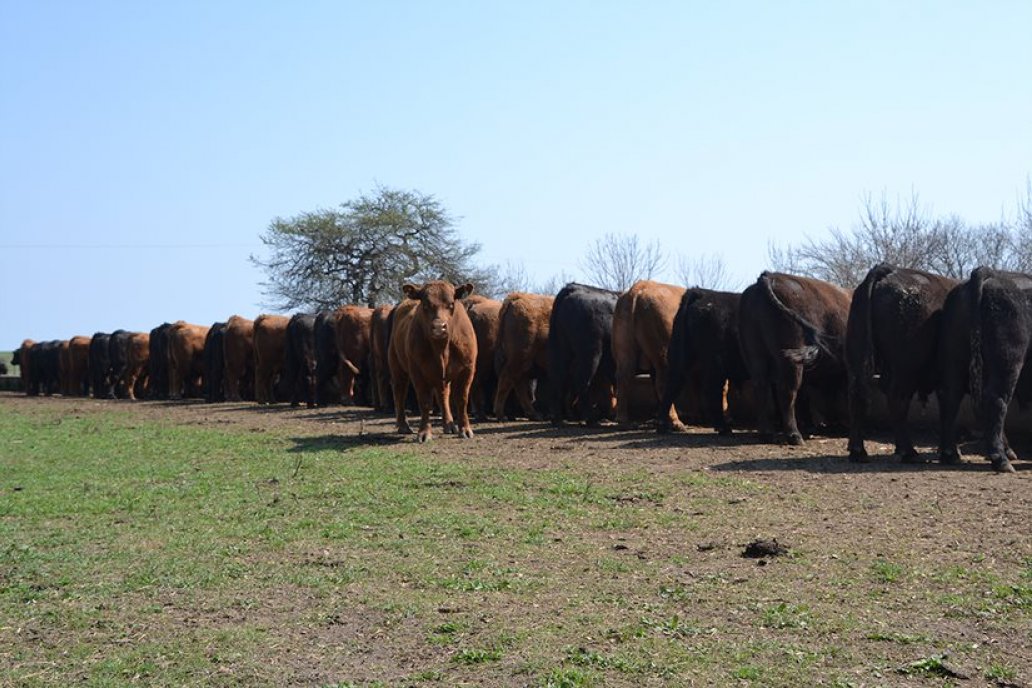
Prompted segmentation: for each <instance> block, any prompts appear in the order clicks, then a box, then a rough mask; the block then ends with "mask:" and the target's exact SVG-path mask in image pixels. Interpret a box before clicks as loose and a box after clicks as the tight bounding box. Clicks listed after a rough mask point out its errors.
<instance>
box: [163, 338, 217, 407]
mask: <svg viewBox="0 0 1032 688" xmlns="http://www.w3.org/2000/svg"><path fill="white" fill-rule="evenodd" d="M209 329H211V328H209V327H207V326H205V325H191V324H189V323H176V324H175V325H173V326H172V329H171V330H169V333H168V395H169V398H170V399H180V398H183V397H192V396H198V395H200V394H201V392H202V390H203V389H204V340H205V339H206V338H207V336H208V330H209Z"/></svg>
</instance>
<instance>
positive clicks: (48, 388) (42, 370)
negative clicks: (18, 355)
mask: <svg viewBox="0 0 1032 688" xmlns="http://www.w3.org/2000/svg"><path fill="white" fill-rule="evenodd" d="M29 365H30V366H31V367H32V387H31V389H30V391H29V394H30V395H32V396H38V395H40V394H45V395H46V396H48V397H49V396H50V395H51V394H53V393H54V392H57V391H60V389H61V342H60V341H59V340H56V339H53V340H50V341H48V342H39V343H37V344H34V345H33V346H32V353H31V354H30V356H29Z"/></svg>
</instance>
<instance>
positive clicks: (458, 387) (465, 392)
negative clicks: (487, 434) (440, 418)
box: [446, 373, 473, 439]
mask: <svg viewBox="0 0 1032 688" xmlns="http://www.w3.org/2000/svg"><path fill="white" fill-rule="evenodd" d="M472 384H473V375H472V374H470V373H465V374H463V375H460V376H458V377H457V378H456V379H455V381H454V382H453V383H451V384H449V385H448V386H447V388H446V393H447V394H451V391H452V385H454V392H455V395H454V397H452V398H453V399H454V400H455V410H456V412H457V414H458V421H457V428H456V430H457V434H458V436H459V439H469V438H471V437H473V426H472V424H471V423H470V422H469V394H470V388H471V386H472ZM454 424H455V423H453V425H454Z"/></svg>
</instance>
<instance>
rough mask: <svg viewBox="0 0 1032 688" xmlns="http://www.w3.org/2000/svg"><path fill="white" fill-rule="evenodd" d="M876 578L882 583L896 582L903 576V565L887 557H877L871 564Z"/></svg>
mask: <svg viewBox="0 0 1032 688" xmlns="http://www.w3.org/2000/svg"><path fill="white" fill-rule="evenodd" d="M871 571H872V572H873V573H874V578H875V580H877V581H879V582H881V583H895V582H896V581H898V580H899V579H900V578H902V576H903V566H902V565H900V564H894V563H893V562H891V561H886V560H885V559H875V561H874V563H873V564H871Z"/></svg>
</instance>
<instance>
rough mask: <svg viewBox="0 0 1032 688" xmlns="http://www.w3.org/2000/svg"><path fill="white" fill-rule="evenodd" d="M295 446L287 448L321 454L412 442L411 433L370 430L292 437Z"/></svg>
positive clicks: (295, 451)
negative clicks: (346, 433) (387, 432)
mask: <svg viewBox="0 0 1032 688" xmlns="http://www.w3.org/2000/svg"><path fill="white" fill-rule="evenodd" d="M290 441H291V442H293V446H292V447H290V448H289V449H287V452H289V453H291V454H321V453H324V452H333V453H337V454H339V453H342V452H345V451H348V450H349V449H368V448H373V447H385V446H388V447H393V446H397V445H400V444H404V443H407V442H411V438H410V436H409V435H398V434H386V433H379V432H368V433H361V434H355V435H336V434H331V435H312V436H307V437H291V438H290Z"/></svg>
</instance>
